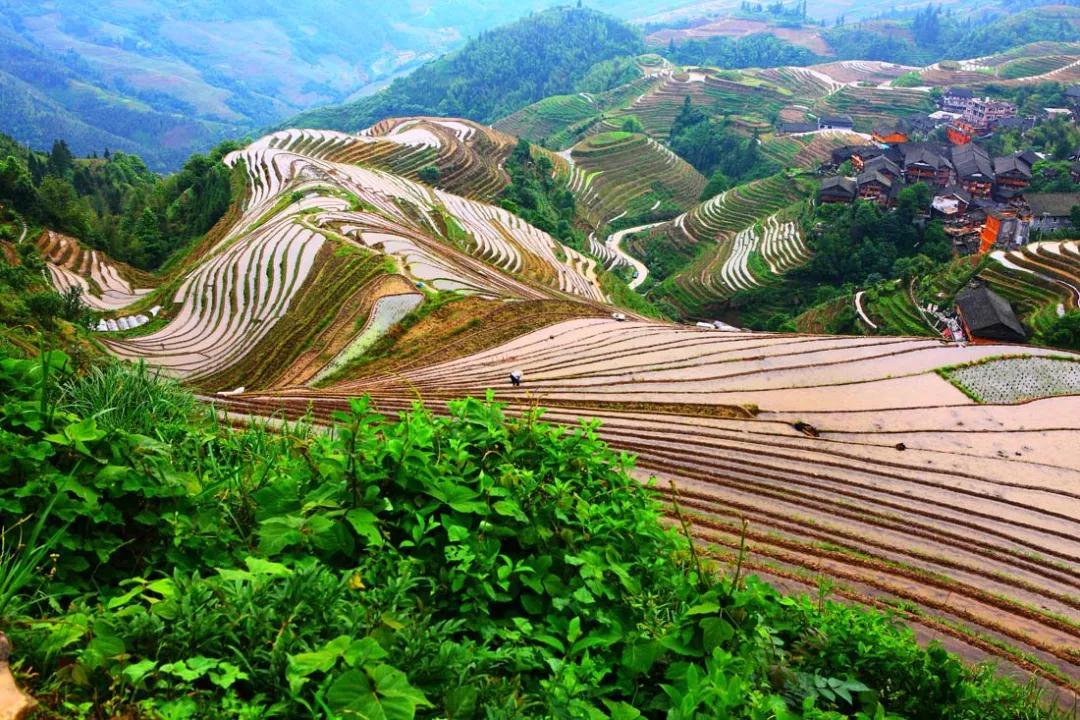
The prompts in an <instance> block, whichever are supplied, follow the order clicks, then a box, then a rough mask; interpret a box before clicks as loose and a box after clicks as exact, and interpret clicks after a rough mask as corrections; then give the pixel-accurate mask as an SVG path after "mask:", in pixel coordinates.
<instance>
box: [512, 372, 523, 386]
mask: <svg viewBox="0 0 1080 720" xmlns="http://www.w3.org/2000/svg"><path fill="white" fill-rule="evenodd" d="M522 377H524V375H522V373H521V371H520V370H512V371H511V372H510V384H511V385H513V386H514V387H521V378H522Z"/></svg>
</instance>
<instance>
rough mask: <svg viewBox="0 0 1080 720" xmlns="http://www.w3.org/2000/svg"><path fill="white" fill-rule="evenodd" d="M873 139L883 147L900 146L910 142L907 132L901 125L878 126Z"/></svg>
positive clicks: (872, 134)
mask: <svg viewBox="0 0 1080 720" xmlns="http://www.w3.org/2000/svg"><path fill="white" fill-rule="evenodd" d="M871 137H872V138H873V139H874V142H876V143H881V144H882V145H899V144H900V143H906V142H907V141H908V140H909V138H908V134H907V131H906V130H904V129H902V128H901V127H900V126H899V125H878V126H877V127H875V128H874V131H873V133H871Z"/></svg>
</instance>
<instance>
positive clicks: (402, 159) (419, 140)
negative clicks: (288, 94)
mask: <svg viewBox="0 0 1080 720" xmlns="http://www.w3.org/2000/svg"><path fill="white" fill-rule="evenodd" d="M266 142H268V143H269V147H270V148H272V149H276V150H286V151H289V152H294V153H297V154H300V155H304V156H306V157H311V158H315V159H320V160H328V161H331V162H336V163H343V164H349V165H363V166H366V167H373V168H378V169H380V170H384V171H386V172H390V173H393V174H394V175H397V176H400V177H403V178H407V179H410V180H414V181H415V180H419V176H420V171H421V170H423V169H424V168H426V167H429V166H434V167H436V168H438V169H439V187H441V188H444V189H446V190H449V191H450V192H453V193H455V194H458V195H461V196H463V197H468V198H474V199H481V200H490V199H492V198H494V197H495V196H497V195H498V194H499V193H500V192H502V190H503V188H505V187H506V185H507V183H509V181H510V178H509V177H508V176H507V175H506V173H505V172H503V170H502V163H503V161H504V160H505V159H506V157H507V156H508V155H509V154H510V151H511V150H512V149H513V147H514V143H515V142H516V141H515V140H514V138H512V137H510V136H508V135H504V134H502V133H498V132H495V131H493V130H491V129H490V128H486V127H484V126H482V125H479V124H477V123H474V122H472V121H471V120H448V119H444V118H395V119H391V120H384V121H382V122H380V123H378V124H377V125H375V126H373V127H371V128H368V129H367V130H365V131H363V132H362V133H359V134H357V135H346V134H344V133H339V132H334V131H328V130H284V131H281V132H278V133H275V134H273V135H271V136H269V138H268V139H267V140H266Z"/></svg>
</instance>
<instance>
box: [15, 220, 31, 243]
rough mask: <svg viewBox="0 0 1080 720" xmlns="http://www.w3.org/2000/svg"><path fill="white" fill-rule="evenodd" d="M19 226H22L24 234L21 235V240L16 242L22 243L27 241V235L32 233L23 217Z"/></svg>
mask: <svg viewBox="0 0 1080 720" xmlns="http://www.w3.org/2000/svg"><path fill="white" fill-rule="evenodd" d="M19 224H20V225H22V234H21V235H19V239H18V240H17V241H16V242H18V243H21V242H22V241H23V240H25V239H26V233H28V232H29V231H30V228H28V227H27V226H26V221H25V220H23V219H22V217H21V216H20V217H19Z"/></svg>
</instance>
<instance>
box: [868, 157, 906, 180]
mask: <svg viewBox="0 0 1080 720" xmlns="http://www.w3.org/2000/svg"><path fill="white" fill-rule="evenodd" d="M863 172H879V173H881V174H882V175H884V176H886V177H887V178H889V179H890V180H901V179H903V177H904V171H903V170H901V169H900V166H899V165H897V164H896V163H894V162H893V161H892V160H890V159H889V158H888V157H887V156H886V155H878V156H877V157H875V158H873V159H870V160H867V161H866V162H864V163H863Z"/></svg>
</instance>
